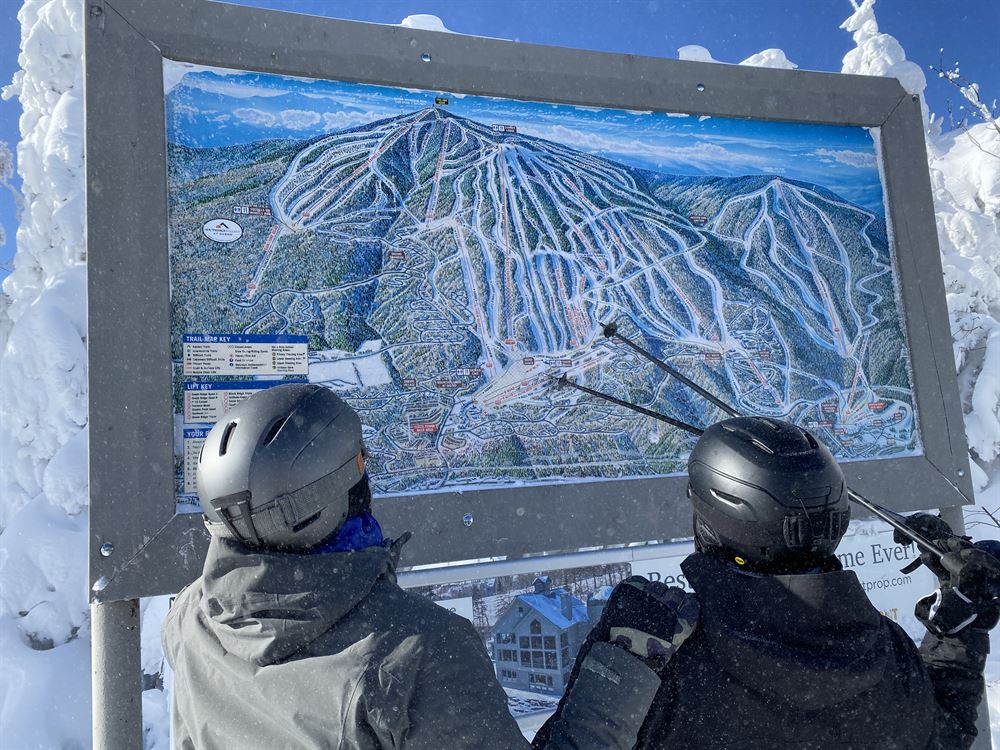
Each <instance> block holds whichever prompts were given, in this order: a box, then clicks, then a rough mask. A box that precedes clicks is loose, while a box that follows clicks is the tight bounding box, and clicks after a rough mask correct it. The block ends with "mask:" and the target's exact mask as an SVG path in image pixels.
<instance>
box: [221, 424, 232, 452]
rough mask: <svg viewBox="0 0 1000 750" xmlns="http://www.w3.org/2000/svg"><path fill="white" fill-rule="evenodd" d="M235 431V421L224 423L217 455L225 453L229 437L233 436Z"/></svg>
mask: <svg viewBox="0 0 1000 750" xmlns="http://www.w3.org/2000/svg"><path fill="white" fill-rule="evenodd" d="M235 431H236V422H230V423H229V424H227V425H226V429H225V430H224V431H223V433H222V440H220V441H219V455H220V456H224V455H226V450H227V449H228V448H229V439H230V438H231V437H232V436H233V433H234V432H235Z"/></svg>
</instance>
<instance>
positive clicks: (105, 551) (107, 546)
mask: <svg viewBox="0 0 1000 750" xmlns="http://www.w3.org/2000/svg"><path fill="white" fill-rule="evenodd" d="M114 551H115V545H113V544H112V543H111V542H105V543H104V544H102V545H101V557H111V554H112V553H113V552H114Z"/></svg>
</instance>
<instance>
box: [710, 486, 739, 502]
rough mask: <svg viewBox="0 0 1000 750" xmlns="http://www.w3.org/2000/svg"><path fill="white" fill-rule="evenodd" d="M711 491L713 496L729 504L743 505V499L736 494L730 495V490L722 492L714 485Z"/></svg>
mask: <svg viewBox="0 0 1000 750" xmlns="http://www.w3.org/2000/svg"><path fill="white" fill-rule="evenodd" d="M711 492H712V496H713V497H715V499H716V500H721V501H722V502H724V503H727V504H729V505H743V500H742V499H740V498H738V497H737V496H736V495H730V494H729V493H728V492H721V491H720V490H717V489H715V488H714V487H713V488H712V490H711Z"/></svg>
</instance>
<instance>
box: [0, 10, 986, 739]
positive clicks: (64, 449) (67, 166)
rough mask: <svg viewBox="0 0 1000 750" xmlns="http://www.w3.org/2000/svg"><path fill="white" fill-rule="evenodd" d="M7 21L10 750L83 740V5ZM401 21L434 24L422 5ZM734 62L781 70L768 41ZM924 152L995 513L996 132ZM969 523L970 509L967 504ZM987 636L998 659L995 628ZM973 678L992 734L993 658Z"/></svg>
mask: <svg viewBox="0 0 1000 750" xmlns="http://www.w3.org/2000/svg"><path fill="white" fill-rule="evenodd" d="M855 8H856V12H855V13H854V14H853V15H852V16H851V17H850V18H849V19H848V20H847V21H845V23H844V26H843V28H845V30H847V31H848V32H850V33H852V34H853V37H854V40H855V45H856V47H855V49H852V50H851V51H850V52H849V53H848V54H847V55H846V56H845V58H844V65H843V72H845V73H857V74H865V75H890V76H895V77H897V78H899V79H900V81H901V82H902V83H903V85H904V87H905V88H906V89H907V90H908V91H910V92H912V93H919V92H920V91H922V90H923V86H924V76H923V72H922V71H921V70H920V69H919V67H917V66H916V65H915V64H914V63H912V62H909V61H907V60H906V56H905V53H904V51H903V49H902V47H901V46H900V45H899V43H898V42H897V41H896V40H895V39H893V38H892V37H891V36H889V35H887V34H884V33H881V32H880V31H879V29H878V25H877V23H876V21H875V16H874V2H873V0H864V2H862V3H860V4H856V5H855ZM18 18H19V20H20V22H21V25H22V53H21V56H20V58H19V63H20V65H21V68H22V70H21V71H19V72H18V73H17V74H16V76H15V79H14V82H13V84H12V85H11V86H9V87H7V88H6V89H5V96H19V97H20V99H21V103H22V105H23V108H24V115H23V117H22V120H21V132H22V141H21V143H20V144H19V145H18V169H19V172H20V174H21V177H22V180H23V193H24V197H25V206H24V214H23V218H22V223H21V225H20V227H19V229H18V232H17V237H16V242H17V254H16V256H15V259H14V271H13V273H12V274H11V275H10V276H9V277H8V278H7V280H6V281H5V283H4V286H3V291H4V293H3V295H2V297H0V358H2V359H0V365H2V367H0V370H2V373H0V416H2V420H0V577H2V579H3V586H2V589H0V654H2V659H3V669H2V670H0V726H2V727H3V741H4V744H5V745H8V746H17V747H87V746H89V741H90V740H89V738H90V689H89V674H90V653H89V629H88V628H89V626H88V616H87V592H86V554H87V533H86V520H87V513H86V508H87V500H88V498H87V466H86V451H87V432H86V424H87V411H86V410H87V400H86V393H87V391H86V388H87V361H86V348H85V347H86V343H85V336H86V329H85V320H86V283H85V282H86V271H85V265H84V263H85V251H84V239H85V238H84V208H83V206H84V173H83V112H82V101H83V99H82V85H81V81H82V64H81V57H82V47H83V37H82V28H83V3H82V2H81V0H27V2H25V3H24V7H23V8H22V10H21V12H20V13H19V16H18ZM403 25H404V26H407V27H411V28H425V29H428V28H429V29H432V30H437V31H446V30H447V29H446V28H445V27H444V24H443V23H441V21H440V19H438V18H436V17H429V16H411V17H410V18H408V19H406V20H405V21H404V23H403ZM679 56H680V57H681V59H687V60H701V61H709V62H715V61H714V60H713V58H712V56H711V54H710V53H709V51H708V50H707V49H705V48H704V47H700V46H697V45H690V46H687V47H682V48H681V49H680V50H679ZM743 64H747V65H770V66H775V67H786V68H787V67H791V66H794V63H791V62H789V61H788V60H787V57H786V56H785V55H784V53H783V52H781V51H780V50H765V51H763V52H761V53H758V54H757V55H754V56H752V57H750V58H748V59H747V60H745V61H743ZM994 93H996V92H994ZM928 151H929V154H928V156H929V163H930V167H931V182H932V186H933V190H934V200H935V211H936V214H937V222H938V233H939V240H940V243H941V252H942V259H943V264H944V277H945V284H946V288H947V293H948V305H949V310H950V312H951V316H952V331H953V335H954V339H955V357H956V365H957V367H958V368H959V382H960V386H961V390H962V396H963V403H964V407H965V409H966V411H967V415H966V426H967V431H968V435H969V440H970V445H971V447H972V448H973V450H974V452H975V461H976V463H975V469H974V474H975V480H976V486H977V490H979V494H978V496H977V497H978V500H979V507H980V508H982V507H986V508H990V509H993V508H997V507H1000V418H998V413H1000V324H998V321H1000V232H998V226H997V222H998V216H1000V159H997V158H995V157H992V156H989V155H988V154H987V152H992V153H993V154H996V153H1000V137H998V136H997V134H996V133H995V132H994V131H991V130H990V129H989V128H988V127H987V126H985V125H981V126H976V127H973V128H970V129H969V131H968V132H963V131H961V130H959V131H955V132H953V133H949V134H945V135H940V134H937V133H935V132H934V131H933V130H932V131H931V134H930V137H929V143H928ZM376 356H377V355H375V354H373V355H372V356H371V357H369V358H366V359H374V358H375V357H376ZM968 517H969V521H970V522H972V523H975V522H977V521H982V520H984V517H983V514H982V513H981V512H979V513H977V512H976V511H970V513H969V514H968ZM972 532H973V534H975V535H979V536H982V535H986V534H987V533H989V534H992V535H994V536H995V535H996V532H995V531H993V530H992V529H990V527H988V526H976V525H973V526H972ZM165 607H166V599H165V598H162V597H158V598H156V599H151V600H146V601H144V602H143V622H144V626H145V632H144V633H143V668H144V671H145V672H146V674H147V675H155V674H156V673H157V671H158V670H159V669H160V668H161V667H162V654H161V653H160V650H159V639H158V624H159V622H160V621H161V620H162V617H163V613H164V612H165ZM994 645H995V647H996V648H995V651H994V654H995V657H1000V642H998V640H997V638H994ZM987 676H988V679H989V684H990V693H989V697H990V704H991V707H992V709H993V712H992V716H993V732H994V735H995V736H1000V658H994V660H992V661H991V662H990V664H989V669H988V674H987ZM150 683H151V684H150V688H151V689H149V690H147V691H145V693H144V695H143V711H144V719H145V724H146V732H147V734H146V747H147V748H156V749H157V750H159V749H160V748H166V747H167V744H168V740H167V693H166V691H161V690H159V689H158V686H157V685H156V684H155V682H154V681H153V680H152V679H151V680H150ZM525 696H527V697H525ZM525 696H512V697H511V700H513V701H514V702H515V703H516V704H517V706H518V708H519V710H527V709H532V708H535V707H536V706H535V705H534V704H533V703H532V702H533V701H538V700H540V697H539V696H537V695H535V694H530V693H529V694H525ZM544 715H545V713H544V712H541V711H540V712H537V713H528V714H526V718H527V719H530V720H536V719H539V718H540V717H543V716H544ZM39 717H44V721H40V720H39ZM526 729H530V731H533V729H531V728H528V727H526Z"/></svg>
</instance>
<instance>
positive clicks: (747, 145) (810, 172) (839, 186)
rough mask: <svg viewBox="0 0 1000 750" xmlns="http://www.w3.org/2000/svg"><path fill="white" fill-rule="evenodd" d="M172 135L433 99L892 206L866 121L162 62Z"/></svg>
mask: <svg viewBox="0 0 1000 750" xmlns="http://www.w3.org/2000/svg"><path fill="white" fill-rule="evenodd" d="M164 66H165V71H164V75H165V90H166V91H167V92H168V93H167V133H168V139H169V140H170V141H171V142H174V143H180V144H183V145H186V146H191V147H196V148H210V147H215V146H225V145H232V144H240V143H248V142H253V141H257V140H262V139H270V138H298V139H303V140H307V139H311V138H314V137H316V136H320V135H323V134H325V133H331V132H335V131H338V130H343V129H346V128H353V127H357V126H359V125H364V124H366V123H369V122H374V121H375V120H380V119H383V118H386V117H393V116H396V115H400V114H405V113H408V112H412V111H414V110H417V109H421V108H424V107H428V106H433V104H434V98H435V97H436V96H445V97H447V98H448V100H449V103H448V106H447V109H448V110H449V111H450V112H452V113H453V114H456V115H459V116H462V117H467V118H469V119H472V120H476V121H478V122H482V123H485V124H492V123H503V124H511V125H515V126H517V129H518V132H519V133H523V134H526V135H532V136H537V137H540V138H547V139H549V140H553V141H556V142H558V143H562V144H564V145H566V146H569V147H571V148H576V149H579V150H581V151H586V152H588V153H592V154H597V155H599V156H603V157H605V158H608V159H612V160H615V161H619V162H623V163H625V164H629V165H632V166H635V167H639V168H643V169H650V170H654V171H657V172H661V173H665V174H674V175H693V176H699V175H716V176H724V177H733V176H739V175H746V174H775V175H779V176H781V177H785V178H790V179H795V180H801V181H803V182H808V183H815V184H819V185H822V186H823V187H826V188H828V189H830V190H832V191H833V192H835V193H837V194H839V195H841V196H843V197H844V198H847V199H848V200H850V201H853V202H855V203H857V204H860V205H862V206H864V207H866V208H869V209H871V210H874V211H876V212H878V213H880V214H884V210H883V206H882V186H881V182H880V180H879V174H878V166H877V164H876V156H875V148H874V144H873V140H872V136H871V134H870V133H869V132H868V131H867V130H866V129H864V128H859V127H842V126H831V125H808V124H799V123H774V122H761V121H753V120H735V119H728V118H718V117H712V118H699V117H696V116H687V115H681V116H677V115H668V114H664V113H650V112H631V111H624V110H615V109H603V110H602V109H590V108H584V107H574V106H569V105H561V104H545V103H538V102H524V101H514V100H507V99H502V100H501V99H492V98H488V97H479V96H471V95H470V96H462V95H456V94H454V93H452V92H445V91H418V90H413V89H397V88H388V87H382V86H370V85H362V84H351V83H341V82H336V81H325V80H311V79H298V78H291V77H288V76H278V75H270V74H263V73H247V72H239V71H226V70H222V69H213V70H209V69H206V68H196V67H193V66H190V65H187V64H179V63H173V62H170V61H165V63H164Z"/></svg>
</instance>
